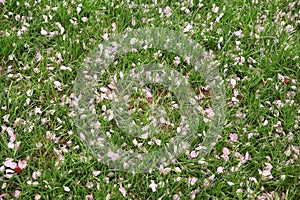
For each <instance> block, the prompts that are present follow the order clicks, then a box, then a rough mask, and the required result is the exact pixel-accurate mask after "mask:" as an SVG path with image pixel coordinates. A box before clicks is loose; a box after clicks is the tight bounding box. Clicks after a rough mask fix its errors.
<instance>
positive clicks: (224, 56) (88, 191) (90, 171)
mask: <svg viewBox="0 0 300 200" xmlns="http://www.w3.org/2000/svg"><path fill="white" fill-rule="evenodd" d="M125 2H127V1H124V3H120V1H96V0H95V1H92V0H82V1H79V0H74V1H64V3H58V2H56V1H49V0H45V1H33V0H28V1H19V2H18V1H15V0H12V1H6V2H4V3H0V44H1V48H0V106H1V107H0V109H1V111H0V127H1V129H0V130H1V132H0V155H1V156H0V199H13V198H16V197H14V196H16V193H18V192H20V195H19V199H34V198H36V199H38V198H39V195H40V199H85V198H88V197H89V196H87V195H92V196H93V198H94V199H105V198H109V197H110V199H177V197H178V199H179V197H180V199H191V198H192V196H193V195H192V194H195V199H264V198H265V199H267V198H269V199H277V198H278V199H299V198H300V190H299V184H300V174H299V167H300V166H299V164H300V162H299V146H300V137H299V127H298V126H299V121H300V105H299V104H300V96H299V95H300V89H299V88H300V82H299V79H300V61H299V49H300V43H299V41H300V26H299V15H300V13H299V9H300V3H299V2H298V3H297V2H296V1H292V0H276V1H270V2H267V1H260V0H258V1H256V0H253V1H248V0H244V1H220V2H217V1H215V2H213V1H203V2H202V4H203V5H200V4H198V3H196V1H194V5H190V4H189V3H187V2H189V1H168V2H167V1H164V3H161V1H157V3H156V4H155V3H153V2H154V1H153V2H152V1H137V0H134V1H130V2H129V3H125ZM256 2H257V3H256ZM80 4H82V6H79V5H80ZM168 5H169V6H170V8H171V10H172V12H171V13H172V14H171V15H170V16H169V17H167V16H166V14H163V13H164V10H165V8H166V7H167V6H168ZM215 7H219V10H218V12H217V13H215V12H213V10H214V11H216V9H215ZM79 9H80V12H78V11H79ZM160 11H161V13H160ZM221 13H223V14H222V15H221ZM83 17H86V19H87V21H86V22H84V20H82V19H83ZM46 18H47V21H46V20H45V19H46ZM187 24H190V25H192V27H193V28H192V31H190V32H187V33H185V34H186V35H188V36H189V37H191V38H193V39H194V40H195V41H197V42H198V43H199V44H201V45H202V46H203V47H205V49H206V50H207V51H212V52H213V53H214V55H215V60H216V61H217V63H218V70H219V73H220V74H221V76H222V78H223V79H224V81H225V87H226V103H227V112H226V123H225V124H224V126H223V130H222V134H221V135H220V138H219V140H218V143H217V144H216V146H215V147H214V149H213V151H212V152H211V153H210V154H209V155H207V156H206V157H205V162H204V161H202V162H200V163H199V160H200V158H199V157H195V158H191V157H190V156H189V154H190V153H191V152H192V151H193V150H195V148H196V147H197V145H198V144H199V143H200V142H201V141H202V140H203V136H201V134H203V132H204V131H207V130H208V124H207V123H205V122H204V121H203V116H201V120H200V122H199V127H198V134H199V137H198V139H197V141H194V142H193V144H192V148H191V149H190V151H189V152H186V154H184V153H183V154H182V155H181V156H180V157H179V158H178V159H177V160H176V161H175V162H174V163H173V164H170V165H169V166H168V167H169V168H170V172H168V173H166V174H162V173H161V172H160V171H153V172H151V173H141V174H132V173H129V172H120V171H115V170H113V169H110V168H109V167H107V166H106V165H104V164H101V163H100V162H98V161H97V159H96V158H94V157H93V156H92V154H91V153H90V152H89V151H88V150H87V148H86V146H84V143H83V142H82V141H81V139H80V137H79V133H78V130H77V129H76V128H75V124H74V120H73V117H72V110H73V107H72V103H70V102H71V99H72V95H73V86H74V81H75V79H76V77H77V73H78V72H79V69H80V68H81V67H82V65H83V62H84V58H86V57H87V56H89V55H90V53H91V52H92V50H93V49H94V48H95V47H96V46H97V45H98V44H99V43H101V42H103V41H104V38H103V36H104V34H105V33H108V37H109V38H113V36H114V35H115V34H119V33H123V32H124V31H126V30H127V28H128V27H129V28H131V29H136V28H141V27H161V28H168V29H171V30H174V31H178V32H181V33H183V30H184V28H185V27H186V26H187ZM60 26H62V27H63V28H64V30H63V32H61V31H62V30H61V28H60ZM25 29H26V31H25ZM42 29H44V30H46V31H47V35H43V34H41V30H42ZM55 31H56V33H55ZM238 31H241V32H240V33H242V34H241V35H239V32H238ZM51 32H53V33H55V35H53V36H50V33H51ZM61 33H62V34H61ZM237 44H239V45H237ZM38 54H40V55H41V58H40V59H38V56H37V55H38ZM156 54H158V55H156ZM175 56H177V55H175V54H174V53H170V52H167V51H164V50H160V51H159V50H158V49H148V50H147V51H139V52H137V53H128V54H126V55H123V56H121V57H119V58H117V59H116V60H115V61H117V62H116V63H113V64H111V65H110V66H109V68H108V71H107V73H106V74H105V75H103V76H101V77H99V82H98V83H99V84H98V86H99V87H97V88H98V89H99V90H98V93H101V91H100V87H107V86H108V84H109V83H111V80H112V79H113V75H114V74H117V77H118V78H119V75H120V72H123V73H124V74H125V73H127V72H129V70H131V69H133V68H135V66H138V65H143V64H149V63H163V64H164V65H166V66H169V67H170V68H172V69H174V70H177V71H178V72H180V73H182V74H183V75H185V76H188V80H189V83H190V85H191V86H192V87H193V89H194V91H195V93H196V94H197V95H199V94H200V93H202V94H204V98H203V99H201V100H200V101H199V102H198V105H199V106H201V107H203V108H209V107H211V104H210V98H209V91H206V90H205V89H204V87H205V86H206V85H207V84H208V83H205V82H204V79H203V77H202V76H203V75H202V74H199V73H196V72H195V71H194V70H193V67H194V66H191V65H189V64H188V63H187V62H185V61H184V58H181V62H180V64H179V65H175V64H174V62H173V61H174V58H175ZM61 66H65V67H67V70H62V69H63V68H61ZM68 69H71V70H68ZM232 80H235V81H236V84H235V85H234V86H233V85H232V84H231V81H232ZM55 81H59V82H60V83H61V84H62V86H61V90H60V89H58V88H57V87H56V86H55ZM147 86H148V89H150V91H151V93H152V95H153V97H152V98H150V99H147V98H145V95H144V93H143V90H142V89H146V87H144V88H141V90H138V91H137V92H136V93H134V95H133V96H132V98H131V101H130V103H131V104H132V105H130V106H131V108H130V109H132V110H133V111H135V114H134V116H133V118H134V119H136V120H137V121H138V122H139V124H140V125H145V124H147V123H149V121H147V120H148V118H149V116H151V115H152V113H150V111H149V110H150V109H149V107H150V105H151V103H152V104H153V105H160V106H163V107H165V108H166V109H167V110H168V113H167V114H168V117H169V119H170V121H171V122H172V123H174V127H173V128H172V126H170V127H167V126H164V127H161V132H162V133H161V134H160V135H156V136H155V137H150V138H149V139H147V140H145V141H144V140H143V139H140V138H137V139H136V140H137V142H138V143H141V144H142V146H143V147H144V148H146V149H148V150H149V151H153V150H157V149H159V148H160V146H159V145H157V143H156V141H157V139H159V140H161V143H162V144H164V143H165V142H167V141H168V140H169V138H170V137H172V136H174V135H175V134H176V126H177V125H178V123H179V121H180V112H179V110H176V109H172V103H171V102H172V101H175V102H176V101H177V100H176V97H174V94H173V93H172V92H168V91H167V89H166V88H164V87H162V86H159V85H155V84H154V85H151V84H148V85H147ZM168 94H169V95H168ZM233 97H235V98H236V99H237V100H238V102H235V103H232V102H233V100H234V99H232V98H233ZM289 102H290V103H289ZM104 105H105V106H106V110H109V109H110V108H111V101H110V100H103V101H100V102H98V103H97V106H96V110H97V118H98V120H99V121H100V123H101V129H102V130H105V131H106V132H107V133H109V135H110V137H111V142H112V143H115V144H117V145H118V146H121V145H124V144H126V146H124V147H123V149H126V150H128V149H135V150H136V151H144V150H143V148H138V147H137V145H136V144H135V142H134V139H135V138H134V137H133V136H131V135H129V134H127V133H126V132H125V131H123V130H121V129H120V128H119V127H118V126H117V124H116V122H115V121H114V119H112V120H108V118H109V112H106V111H103V110H102V106H104ZM139 108H141V109H142V112H138V111H137V110H138V109H139ZM39 109H40V110H39ZM39 111H40V112H39ZM215 112H217V111H215ZM266 120H267V121H266ZM278 122H280V124H279V123H278ZM233 134H237V135H238V139H237V141H233V140H232V139H230V138H231V137H233V136H234V135H233ZM14 135H15V137H16V139H15V140H13V141H12V142H13V144H14V147H12V148H9V147H11V145H12V144H11V143H9V142H10V140H12V139H13V136H14ZM18 142H20V143H18ZM148 142H149V143H148ZM18 144H19V147H16V145H17V146H18ZM227 149H228V150H229V153H230V154H229V157H228V160H227V158H226V156H225V155H224V152H225V153H226V150H227ZM196 151H197V150H196ZM246 157H248V158H247V159H246ZM10 158H11V159H12V160H13V162H15V163H17V164H18V165H19V166H21V163H18V162H20V161H24V160H26V162H27V165H26V166H25V168H24V169H22V170H21V171H19V170H18V168H14V169H12V171H11V172H10V171H8V170H9V169H10V168H9V167H7V166H5V164H4V163H5V162H7V160H8V159H10ZM225 158H226V159H225ZM266 163H269V164H270V165H271V166H272V169H271V170H270V172H271V174H270V175H268V176H267V177H262V175H261V174H260V173H259V172H260V171H261V172H262V171H264V170H266V168H267V166H268V164H266ZM6 164H7V163H6ZM178 169H180V170H178ZM221 169H222V170H221ZM98 171H99V172H100V173H99V174H98V173H96V174H95V172H98ZM36 172H40V176H39V177H36V176H35V174H36ZM9 174H12V177H10V176H9ZM33 174H34V175H33ZM193 177H195V178H197V179H195V180H197V181H196V182H195V183H194V184H191V182H190V181H189V179H191V178H193ZM151 181H154V183H155V184H158V186H157V188H156V191H155V192H154V191H152V190H151V188H150V185H151V183H152V182H151ZM33 182H34V184H31V183H33ZM152 185H153V184H152ZM65 187H68V188H69V190H70V191H65V190H66V188H65ZM123 187H124V190H126V194H124V195H122V192H121V190H120V188H123Z"/></svg>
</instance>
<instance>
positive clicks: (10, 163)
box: [3, 158, 17, 169]
mask: <svg viewBox="0 0 300 200" xmlns="http://www.w3.org/2000/svg"><path fill="white" fill-rule="evenodd" d="M3 164H4V166H5V167H9V168H11V169H15V168H16V166H17V163H16V162H13V159H12V158H7V159H6V161H5V162H4V163H3Z"/></svg>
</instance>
